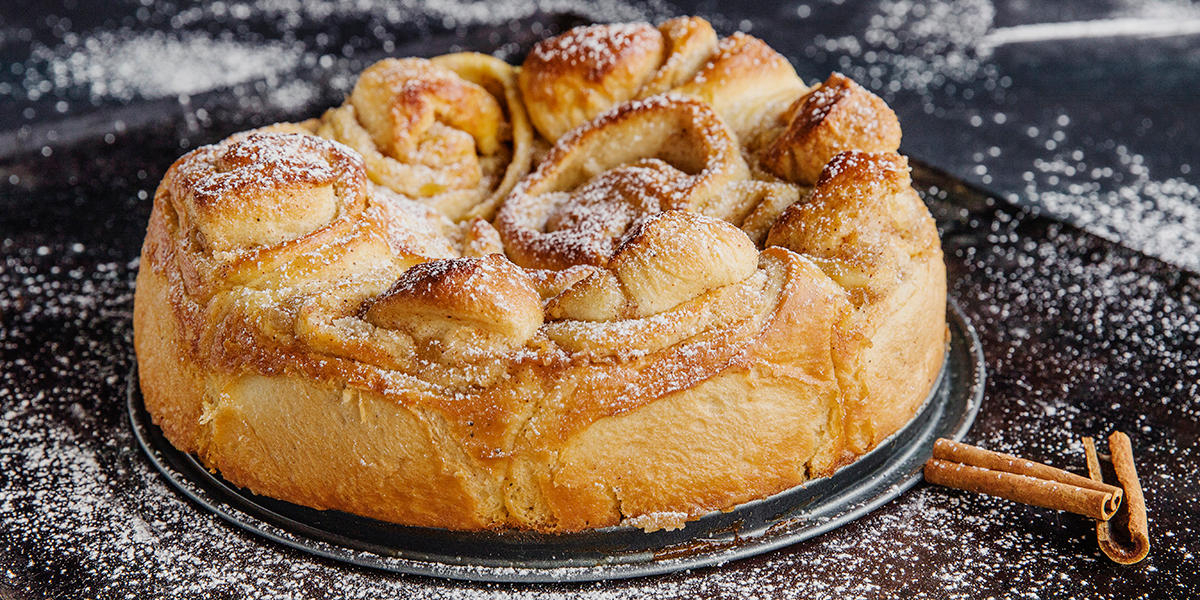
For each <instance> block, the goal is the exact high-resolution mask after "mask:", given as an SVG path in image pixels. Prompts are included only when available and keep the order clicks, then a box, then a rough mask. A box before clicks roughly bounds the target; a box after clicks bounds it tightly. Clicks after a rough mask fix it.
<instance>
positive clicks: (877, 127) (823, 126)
mask: <svg viewBox="0 0 1200 600" xmlns="http://www.w3.org/2000/svg"><path fill="white" fill-rule="evenodd" d="M784 118H785V120H786V122H787V129H786V130H785V131H784V132H783V133H782V134H780V135H779V136H778V137H777V138H775V141H774V142H772V143H771V145H770V147H768V148H767V150H766V152H765V153H764V155H763V165H764V166H766V168H767V169H768V170H769V171H771V172H772V173H774V174H776V175H778V176H780V177H782V178H784V179H786V180H788V181H793V182H796V183H802V184H812V183H813V182H815V181H816V180H817V176H818V175H819V174H820V173H821V169H822V168H824V167H825V163H826V162H828V161H829V159H831V158H833V157H834V155H836V154H837V153H839V152H842V151H845V150H862V151H866V152H895V151H896V150H898V149H899V148H900V121H899V120H897V119H896V113H894V112H892V109H891V108H889V107H888V105H887V103H885V102H884V101H883V100H882V99H880V98H879V97H878V96H876V95H875V94H872V93H871V92H868V91H867V90H866V89H864V88H863V87H862V86H860V85H858V84H857V83H855V82H854V81H853V80H851V79H850V78H848V77H846V76H844V75H842V74H841V73H834V74H832V75H830V76H829V79H826V80H825V83H823V84H821V86H820V87H818V88H817V89H815V90H813V91H812V92H809V93H808V94H806V95H804V96H803V97H801V98H800V99H798V100H796V101H795V103H793V104H792V106H791V107H790V108H789V109H788V110H787V113H786V114H785V116H784Z"/></svg>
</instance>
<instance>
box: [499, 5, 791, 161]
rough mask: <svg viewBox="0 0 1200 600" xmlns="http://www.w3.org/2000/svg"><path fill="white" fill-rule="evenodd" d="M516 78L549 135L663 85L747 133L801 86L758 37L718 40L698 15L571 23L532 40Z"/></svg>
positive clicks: (539, 124)
mask: <svg viewBox="0 0 1200 600" xmlns="http://www.w3.org/2000/svg"><path fill="white" fill-rule="evenodd" d="M519 81H520V86H521V93H522V94H524V97H525V102H526V104H527V105H528V107H529V111H530V116H531V117H532V118H533V122H534V125H535V126H536V127H537V130H538V131H539V132H540V133H541V134H542V135H543V136H545V137H546V138H547V139H549V140H550V141H555V140H557V139H558V138H559V137H561V136H562V135H564V134H565V133H566V132H567V131H569V130H571V129H573V128H575V127H577V126H579V125H582V124H583V123H586V122H587V121H589V120H591V119H592V118H594V117H596V116H597V115H599V114H600V113H602V112H604V111H606V110H609V109H610V108H612V107H613V106H616V105H618V104H621V103H623V102H626V101H628V100H632V99H638V98H648V97H650V96H654V95H658V94H663V93H667V92H675V93H678V94H681V95H686V96H691V97H694V98H697V99H700V100H702V101H703V102H705V103H707V104H709V105H710V106H712V107H713V108H714V109H716V111H717V113H718V114H719V115H721V118H723V119H725V120H726V122H727V123H728V124H729V125H730V127H732V129H733V131H734V133H736V134H737V135H738V137H739V139H742V138H747V139H748V138H749V137H751V134H752V133H756V132H757V130H759V129H761V128H763V126H764V125H769V124H772V123H773V122H774V120H775V119H774V118H773V117H777V116H778V115H779V114H781V113H782V112H783V110H784V109H785V108H787V106H788V105H789V104H790V103H791V102H792V101H793V100H795V99H796V97H798V96H800V95H801V94H803V93H805V92H806V91H807V90H808V88H807V87H806V86H805V85H804V82H803V81H801V80H800V78H799V77H798V76H796V71H795V70H794V69H793V68H792V66H791V64H790V63H789V62H788V61H787V59H786V58H784V57H783V56H781V55H780V54H779V53H778V52H775V51H774V50H772V49H771V48H770V47H769V46H767V45H766V44H765V43H763V41H762V40H759V39H757V38H755V37H752V36H749V35H746V34H743V33H735V34H734V35H732V36H730V37H728V38H725V39H723V40H719V41H718V38H717V34H716V32H715V31H713V28H712V25H710V24H709V23H708V21H705V20H704V19H701V18H699V17H679V18H675V19H671V20H668V21H666V22H664V23H662V24H661V25H659V26H658V28H657V29H656V28H654V27H651V26H650V25H649V24H647V23H633V24H623V25H592V26H588V27H577V28H575V29H572V30H570V31H568V32H566V33H564V34H562V35H560V36H558V37H555V38H551V39H548V40H544V41H542V42H541V43H539V44H538V45H537V46H535V47H534V49H533V51H532V52H530V53H529V56H528V57H527V58H526V59H525V63H524V65H523V66H522V68H521V74H520V77H519ZM743 142H745V140H743Z"/></svg>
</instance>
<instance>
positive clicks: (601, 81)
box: [518, 23, 663, 142]
mask: <svg viewBox="0 0 1200 600" xmlns="http://www.w3.org/2000/svg"><path fill="white" fill-rule="evenodd" d="M662 62H663V39H662V34H661V33H659V31H658V30H657V29H655V28H654V27H652V26H651V25H649V24H647V23H626V24H619V25H589V26H585V27H576V28H574V29H572V30H570V31H568V32H566V33H564V34H562V35H560V36H557V37H553V38H550V39H546V40H542V41H541V42H538V44H537V45H535V46H534V47H533V50H531V51H530V52H529V56H527V57H526V58H525V62H524V64H522V65H521V72H520V75H519V76H518V82H519V84H520V87H521V94H522V96H523V97H524V98H525V103H526V105H527V106H528V107H529V116H530V118H531V119H532V120H533V124H534V127H536V128H537V130H538V132H539V133H541V134H542V135H543V136H545V138H546V139H548V140H550V141H551V142H553V141H555V140H557V139H558V138H560V137H562V135H563V134H565V133H566V132H568V131H570V130H571V129H574V128H575V127H576V126H578V125H580V124H582V123H586V122H587V121H590V120H591V119H592V118H593V117H595V116H597V115H599V114H600V113H603V112H604V111H606V110H608V109H609V108H612V107H613V106H614V105H617V104H620V103H622V102H625V101H628V100H631V99H633V98H634V97H635V96H636V95H637V92H638V90H639V89H641V87H642V85H643V84H645V83H646V82H648V81H650V79H651V78H652V77H654V74H655V72H657V71H658V68H659V65H661V64H662Z"/></svg>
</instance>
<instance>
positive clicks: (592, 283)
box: [546, 210, 758, 321]
mask: <svg viewBox="0 0 1200 600" xmlns="http://www.w3.org/2000/svg"><path fill="white" fill-rule="evenodd" d="M757 264H758V250H757V249H756V248H755V247H754V243H753V242H751V241H750V238H748V237H746V235H745V234H744V233H742V232H741V231H739V230H738V229H737V228H736V227H734V226H732V225H730V224H729V223H726V222H725V221H722V220H719V219H713V218H710V217H705V216H703V215H698V214H695V213H689V212H686V211H681V210H668V211H666V212H661V213H657V214H653V215H649V216H647V217H644V218H642V219H639V220H638V222H637V223H636V224H634V226H633V227H631V228H630V229H629V233H628V234H627V235H626V236H625V237H624V239H622V240H621V243H620V245H619V246H618V247H617V249H616V251H615V252H614V253H613V256H612V259H611V260H610V261H609V263H608V269H607V270H604V271H597V272H595V273H593V274H591V275H589V276H588V277H585V278H584V279H582V280H580V281H579V282H577V283H575V284H574V285H572V286H571V287H570V288H568V289H567V290H566V291H564V292H563V293H562V294H560V295H558V296H556V297H554V298H553V299H552V300H551V301H550V303H549V304H548V306H547V307H546V312H547V313H548V314H549V315H550V316H551V317H554V318H558V319H578V320H583V321H608V320H615V319H636V318H641V317H647V316H650V315H653V314H657V313H660V312H662V311H664V310H666V309H669V308H671V307H674V306H678V305H679V304H680V303H682V302H684V301H685V300H689V299H691V298H695V297H696V296H698V295H700V294H701V293H703V292H704V291H706V290H709V289H713V288H718V287H721V286H725V285H729V284H731V283H735V282H738V281H741V280H743V279H745V278H747V277H749V276H750V275H751V274H753V273H754V270H755V268H756V267H757Z"/></svg>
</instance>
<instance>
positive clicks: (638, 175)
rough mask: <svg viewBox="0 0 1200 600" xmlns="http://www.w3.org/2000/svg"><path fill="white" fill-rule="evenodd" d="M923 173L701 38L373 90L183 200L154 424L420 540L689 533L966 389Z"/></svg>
mask: <svg viewBox="0 0 1200 600" xmlns="http://www.w3.org/2000/svg"><path fill="white" fill-rule="evenodd" d="M899 144H900V126H899V123H898V122H897V119H896V116H895V114H894V113H893V112H892V111H891V110H890V109H889V108H888V107H887V105H886V104H885V103H884V102H883V101H882V100H881V99H880V98H878V97H876V96H874V95H873V94H871V93H870V92H868V91H867V90H865V89H863V88H862V87H860V86H859V85H857V84H855V83H854V82H853V81H851V80H850V79H848V78H846V77H844V76H842V75H840V74H836V73H835V74H833V75H831V76H830V77H829V78H828V79H826V80H825V81H824V82H822V83H819V84H816V85H813V86H809V85H806V84H805V83H804V82H803V81H802V80H801V79H800V78H799V77H798V76H797V75H796V73H795V71H794V69H793V68H792V66H791V65H790V64H789V63H788V61H787V60H786V59H785V58H783V57H782V56H781V55H779V54H778V53H776V52H775V51H773V50H772V49H771V48H769V47H768V46H767V45H766V44H765V43H763V42H762V41H761V40H758V39H756V38H754V37H751V36H748V35H744V34H740V33H738V34H734V35H731V36H729V37H725V38H721V37H719V36H718V35H717V34H716V33H715V32H714V30H713V28H712V27H711V26H710V25H709V24H708V23H707V22H706V21H704V20H703V19H699V18H687V17H685V18H677V19H672V20H669V21H666V22H665V23H662V24H660V25H658V26H653V25H649V24H644V23H635V24H619V25H596V26H589V27H581V28H576V29H572V30H570V31H568V32H566V33H564V34H562V35H559V36H557V37H554V38H551V39H547V40H544V41H542V42H540V43H538V44H537V45H536V46H535V47H534V48H533V50H532V51H531V52H530V53H529V55H528V57H527V58H526V59H525V61H524V63H523V64H522V65H521V66H519V67H515V66H512V65H509V64H507V63H505V62H503V61H501V60H498V59H496V58H493V57H489V56H485V55H481V54H474V53H459V54H451V55H447V56H439V57H436V58H432V59H424V58H404V59H392V58H389V59H385V60H382V61H380V62H378V63H376V64H374V65H372V66H371V67H370V68H368V69H366V70H365V71H364V72H363V73H362V74H361V75H360V76H359V78H358V81H357V83H356V84H355V86H354V88H353V91H352V92H351V93H350V94H349V96H348V97H347V99H346V101H345V103H344V104H342V105H341V106H339V107H337V108H333V109H331V110H329V111H327V112H326V113H325V114H324V115H322V116H321V117H320V118H318V119H311V120H309V121H306V122H302V123H286V124H277V125H272V126H269V127H265V128H262V129H258V130H254V131H250V132H244V133H239V134H236V135H233V136H231V137H230V138H228V139H226V140H224V141H222V142H220V143H218V144H215V145H211V146H205V147H202V148H198V149H196V150H194V151H192V152H190V153H188V154H186V155H184V156H183V157H182V158H180V159H179V160H178V161H176V162H175V164H174V165H172V166H171V168H170V169H169V170H168V171H167V173H166V175H165V176H164V178H163V181H162V183H161V184H160V185H159V187H158V191H157V192H156V194H155V197H154V206H153V210H152V212H151V216H150V223H149V227H148V229H147V232H146V240H145V245H144V247H143V250H142V257H141V267H140V270H139V273H138V278H137V294H136V300H135V308H134V327H135V346H136V350H137V356H138V367H139V371H138V372H139V376H140V383H141V389H142V394H143V397H144V399H145V405H146V409H147V410H148V411H149V413H150V414H151V415H152V417H153V419H154V421H155V423H157V424H158V425H159V426H160V427H161V429H162V431H163V433H164V434H165V436H166V437H167V439H168V440H170V441H171V443H172V444H174V445H175V446H176V447H177V448H179V449H180V450H183V451H185V452H190V453H194V454H196V455H197V456H198V457H199V458H200V460H201V461H202V462H203V463H204V464H205V465H206V466H207V467H208V468H210V469H212V470H214V471H217V472H219V473H220V474H221V475H222V476H223V477H224V478H225V479H226V480H228V481H230V482H232V483H234V484H236V485H238V486H242V487H244V488H247V489H249V490H251V491H253V492H255V493H258V494H263V495H266V496H271V497H274V498H279V499H282V500H286V501H289V502H294V503H298V504H302V505H305V506H310V507H313V508H318V509H336V510H341V511H346V512H350V513H354V514H358V515H363V516H367V517H372V518H376V519H382V520H386V521H391V522H395V523H401V524H405V525H413V526H423V527H441V528H450V529H459V530H480V529H527V530H537V531H545V532H567V531H579V530H583V529H589V528H597V527H607V526H614V525H630V526H635V527H641V528H643V529H646V530H655V529H661V528H675V527H680V526H681V525H682V524H683V523H684V522H686V521H687V520H689V519H694V518H697V517H699V516H702V515H704V514H706V513H709V512H712V511H719V510H729V509H731V508H733V507H735V506H737V505H738V504H741V503H745V502H747V501H751V500H754V499H757V498H762V497H765V496H769V495H771V494H775V493H777V492H780V491H783V490H786V489H788V488H791V487H794V486H796V485H799V484H801V483H803V482H805V481H807V480H809V479H812V478H816V477H823V476H827V475H829V474H831V473H833V472H834V471H835V470H836V469H838V468H839V467H841V466H843V465H846V464H848V463H851V462H853V461H854V460H855V459H856V458H857V457H859V456H861V455H863V454H864V453H866V452H868V451H870V450H871V449H872V448H873V447H875V446H876V445H878V444H879V443H880V441H881V440H883V439H884V438H886V437H887V436H889V435H890V434H892V433H894V432H895V431H897V430H898V429H900V428H901V427H903V426H904V425H905V424H906V423H907V422H908V421H909V420H911V419H912V417H913V416H914V414H915V412H916V411H917V409H918V408H919V407H920V406H921V404H922V403H923V401H924V400H925V398H926V397H927V396H928V394H929V392H930V388H931V386H932V385H933V384H934V381H935V379H936V378H937V374H938V372H939V370H940V368H941V365H942V360H943V354H944V351H945V344H946V321H945V307H946V304H945V294H946V282H945V267H944V265H943V261H942V252H941V247H940V243H939V240H938V236H937V231H936V228H935V226H934V222H933V219H932V218H931V217H930V215H929V212H928V210H927V209H926V208H925V206H924V204H923V203H922V202H921V199H920V197H919V196H918V195H917V193H916V192H915V191H914V190H913V188H912V183H911V180H910V177H909V168H908V164H907V161H906V159H905V158H904V157H902V156H900V155H899V154H897V152H896V151H897V149H898V148H899Z"/></svg>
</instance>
